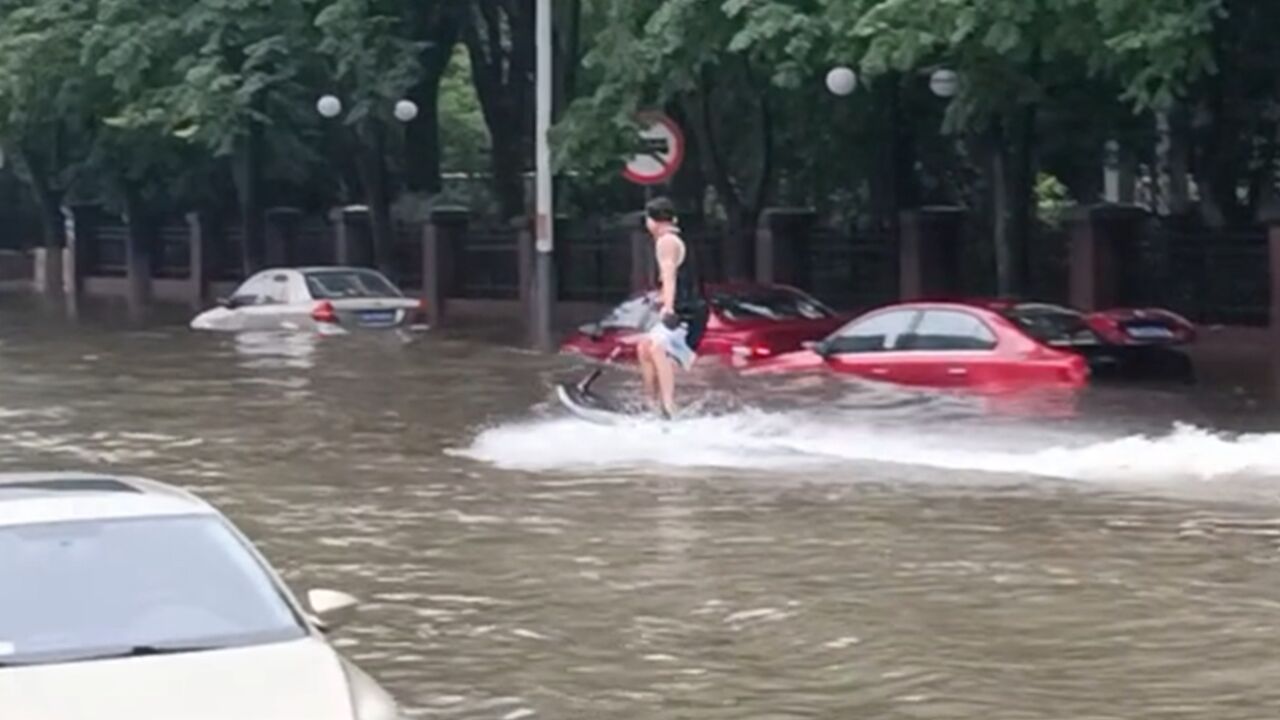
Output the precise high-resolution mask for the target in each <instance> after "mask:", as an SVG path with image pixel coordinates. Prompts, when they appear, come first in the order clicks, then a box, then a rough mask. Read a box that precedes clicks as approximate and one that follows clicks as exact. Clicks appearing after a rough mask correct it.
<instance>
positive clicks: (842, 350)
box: [824, 309, 920, 384]
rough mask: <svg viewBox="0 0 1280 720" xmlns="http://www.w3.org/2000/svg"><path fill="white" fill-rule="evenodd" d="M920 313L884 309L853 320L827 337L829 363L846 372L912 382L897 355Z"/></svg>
mask: <svg viewBox="0 0 1280 720" xmlns="http://www.w3.org/2000/svg"><path fill="white" fill-rule="evenodd" d="M919 315H920V312H919V311H918V310H915V309H900V310H884V311H881V312H877V313H873V314H871V315H868V316H865V317H862V318H858V319H856V320H854V321H853V322H850V323H849V324H848V325H845V326H844V327H843V328H841V329H840V330H839V331H838V332H837V333H836V334H835V335H833V336H832V337H831V338H830V339H829V340H827V345H826V348H825V351H824V354H825V356H826V361H827V365H828V366H829V367H830V368H831V369H832V370H834V371H836V372H838V373H842V374H846V375H857V376H859V377H864V378H868V379H871V380H880V381H883V382H894V383H908V384H910V383H911V377H910V375H911V373H910V372H909V371H906V372H904V368H903V367H902V365H901V363H900V362H895V357H899V356H901V355H902V353H899V352H896V350H897V348H898V342H899V340H900V339H901V338H902V337H903V336H904V335H906V334H907V333H908V332H909V331H910V330H911V328H912V327H913V326H914V325H915V323H916V320H917V318H918V317H919Z"/></svg>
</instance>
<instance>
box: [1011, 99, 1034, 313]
mask: <svg viewBox="0 0 1280 720" xmlns="http://www.w3.org/2000/svg"><path fill="white" fill-rule="evenodd" d="M1037 112H1038V106H1037V105H1036V104H1034V103H1033V104H1029V105H1027V106H1026V107H1025V108H1023V109H1022V113H1021V117H1020V118H1019V119H1018V129H1017V137H1016V138H1015V142H1014V150H1013V157H1012V158H1011V159H1012V160H1013V163H1014V164H1013V168H1012V172H1010V173H1009V177H1008V180H1009V182H1008V189H1009V191H1010V193H1011V195H1010V197H1009V201H1008V209H1009V215H1010V218H1009V219H1010V227H1009V249H1010V250H1011V255H1010V258H1009V260H1010V263H1011V265H1012V277H1011V278H1010V279H1011V280H1012V284H1011V285H1010V286H1009V291H1010V292H1011V294H1013V295H1022V294H1023V293H1025V292H1026V291H1027V290H1028V282H1029V280H1030V277H1031V266H1030V262H1029V260H1030V257H1031V252H1030V251H1031V243H1032V238H1033V237H1034V235H1035V233H1034V226H1035V219H1036V200H1035V185H1036V163H1035V137H1036V115H1037Z"/></svg>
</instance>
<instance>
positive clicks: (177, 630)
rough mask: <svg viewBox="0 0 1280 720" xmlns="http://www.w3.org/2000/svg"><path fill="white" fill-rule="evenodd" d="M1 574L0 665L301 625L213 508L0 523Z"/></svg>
mask: <svg viewBox="0 0 1280 720" xmlns="http://www.w3.org/2000/svg"><path fill="white" fill-rule="evenodd" d="M0 578H3V590H0V667H3V666H6V665H26V664H39V663H48V662H64V661H74V660H85V659H92V658H96V657H108V656H112V655H117V656H118V655H122V654H128V653H129V652H130V651H131V650H134V649H136V648H153V649H158V650H160V651H178V650H181V649H182V648H196V649H198V648H215V647H229V646H239V645H250V644H258V643H264V642H278V641H281V640H288V639H293V638H300V637H303V636H305V634H306V629H305V626H304V625H303V624H302V620H301V618H299V617H298V616H297V615H296V613H295V612H294V611H293V609H292V606H291V605H290V604H289V603H288V602H287V601H286V600H285V598H284V596H283V595H282V594H281V592H280V591H279V590H278V587H277V585H276V583H275V582H274V581H273V580H272V578H271V576H270V575H269V574H268V573H267V571H266V570H265V569H264V568H263V567H262V565H261V564H260V563H259V562H258V561H257V559H256V557H255V556H254V555H253V554H251V552H250V551H249V550H248V548H247V547H246V546H245V544H244V543H243V542H242V541H241V540H240V539H239V537H238V535H236V534H234V533H233V532H232V531H231V529H230V528H229V527H228V526H227V525H226V524H225V523H224V522H223V521H222V520H220V519H219V518H217V517H211V516H204V515H201V516H179V517H164V518H129V519H121V520H81V521H74V522H58V523H49V524H39V525H18V526H14V527H0Z"/></svg>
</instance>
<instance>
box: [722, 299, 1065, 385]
mask: <svg viewBox="0 0 1280 720" xmlns="http://www.w3.org/2000/svg"><path fill="white" fill-rule="evenodd" d="M742 364H743V365H745V366H746V368H747V372H749V373H750V374H756V373H765V372H788V371H799V370H822V369H825V370H829V371H833V372H837V373H843V374H848V375H856V376H861V377H865V378H868V379H872V380H879V381H883V382H888V383H895V384H900V385H908V386H919V387H930V388H965V389H977V390H991V391H1002V390H1015V389H1025V388H1068V389H1074V388H1079V387H1081V386H1083V385H1085V384H1086V383H1087V382H1088V378H1089V365H1088V363H1087V362H1086V361H1085V358H1084V357H1083V356H1082V355H1080V354H1078V353H1074V352H1068V351H1064V350H1059V349H1056V348H1053V347H1050V346H1049V345H1047V344H1045V343H1044V342H1041V341H1040V340H1037V339H1035V338H1034V337H1033V336H1032V335H1030V334H1028V332H1027V331H1026V330H1025V329H1023V328H1022V327H1020V326H1019V325H1018V324H1016V323H1015V322H1014V321H1012V320H1010V319H1009V318H1008V317H1006V316H1005V315H1004V314H1002V313H999V312H996V311H994V310H991V309H988V308H985V307H981V306H979V305H975V304H968V303H954V302H950V303H949V302H909V303H900V304H895V305H889V306H886V307H882V308H879V309H877V310H873V311H871V312H868V313H866V314H863V315H861V316H859V317H857V318H855V319H854V320H852V321H850V322H849V323H848V324H846V325H844V326H843V327H841V328H840V329H838V330H836V331H835V332H833V333H832V334H831V335H829V336H827V337H826V338H824V339H823V340H821V341H819V342H817V343H814V344H813V345H812V346H810V347H808V348H806V349H805V350H801V351H798V352H793V353H788V354H785V355H781V356H778V357H774V358H769V359H765V360H758V361H754V362H748V363H742Z"/></svg>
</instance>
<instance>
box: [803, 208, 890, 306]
mask: <svg viewBox="0 0 1280 720" xmlns="http://www.w3.org/2000/svg"><path fill="white" fill-rule="evenodd" d="M807 259H808V265H809V268H808V273H807V275H808V276H809V277H808V278H807V279H805V278H801V280H800V284H801V286H802V288H803V289H805V290H808V291H810V292H812V293H813V294H814V295H815V296H816V297H817V298H818V299H819V300H822V301H823V302H825V303H827V304H829V305H831V306H833V307H836V308H839V309H842V310H849V309H857V308H863V307H868V306H871V305H877V304H880V303H883V302H888V301H890V300H893V299H894V298H896V297H897V295H898V249H897V245H896V243H895V242H894V240H893V238H892V237H890V236H889V235H885V234H870V235H861V234H850V233H847V232H841V231H839V230H833V229H830V228H819V229H817V230H814V231H813V232H812V233H811V235H810V237H809V252H808V258H807Z"/></svg>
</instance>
